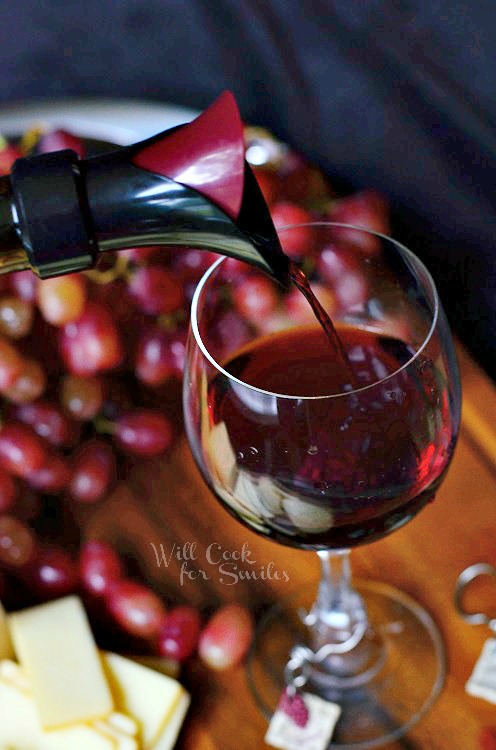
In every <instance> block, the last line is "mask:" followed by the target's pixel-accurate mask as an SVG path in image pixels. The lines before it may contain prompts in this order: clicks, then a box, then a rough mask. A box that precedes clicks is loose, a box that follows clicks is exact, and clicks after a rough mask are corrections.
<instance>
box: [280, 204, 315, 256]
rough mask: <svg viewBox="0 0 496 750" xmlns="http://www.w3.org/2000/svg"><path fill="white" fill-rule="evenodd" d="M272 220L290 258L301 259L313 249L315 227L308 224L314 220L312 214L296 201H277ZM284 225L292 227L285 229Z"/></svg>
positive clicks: (283, 247)
mask: <svg viewBox="0 0 496 750" xmlns="http://www.w3.org/2000/svg"><path fill="white" fill-rule="evenodd" d="M270 213H271V216H272V221H273V222H274V226H275V228H276V229H277V234H278V236H279V240H280V242H281V246H282V249H283V250H284V252H285V253H286V255H289V257H290V258H296V259H300V258H303V257H305V256H306V255H308V254H309V253H311V252H312V250H313V243H314V229H313V227H310V226H293V225H307V224H308V223H309V222H311V221H312V215H311V214H310V213H309V212H308V211H306V210H305V209H304V208H302V207H301V206H298V205H297V204H296V203H289V202H288V201H281V202H279V203H275V204H274V206H272V209H271V212H270ZM284 227H292V228H291V229H285V230H284V231H281V230H282V229H284Z"/></svg>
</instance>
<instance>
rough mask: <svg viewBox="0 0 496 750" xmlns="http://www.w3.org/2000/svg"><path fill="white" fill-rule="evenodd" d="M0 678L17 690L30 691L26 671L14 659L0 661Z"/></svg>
mask: <svg viewBox="0 0 496 750" xmlns="http://www.w3.org/2000/svg"><path fill="white" fill-rule="evenodd" d="M0 679H2V680H5V682H11V683H12V685H13V686H14V687H16V688H17V689H18V690H24V692H25V693H31V686H30V684H29V680H28V678H27V677H26V673H25V672H24V671H23V670H22V669H21V667H20V666H19V664H18V663H17V662H15V661H11V660H10V659H4V660H3V661H1V662H0Z"/></svg>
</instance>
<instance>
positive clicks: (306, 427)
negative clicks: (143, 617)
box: [183, 223, 461, 750]
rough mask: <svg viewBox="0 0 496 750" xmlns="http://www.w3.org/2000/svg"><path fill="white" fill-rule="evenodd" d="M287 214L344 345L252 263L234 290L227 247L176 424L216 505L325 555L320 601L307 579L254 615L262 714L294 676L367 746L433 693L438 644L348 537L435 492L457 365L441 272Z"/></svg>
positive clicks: (201, 312) (392, 249) (385, 523)
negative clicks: (359, 571) (355, 562)
mask: <svg viewBox="0 0 496 750" xmlns="http://www.w3.org/2000/svg"><path fill="white" fill-rule="evenodd" d="M295 229H296V230H299V231H300V233H301V230H304V232H303V235H302V236H304V237H305V238H306V240H305V241H306V247H305V253H306V254H305V259H304V264H303V268H304V270H305V271H306V272H307V275H308V277H309V279H310V282H311V284H312V288H313V290H314V291H315V292H316V294H317V297H318V298H319V300H320V302H321V303H322V304H323V306H324V308H325V309H326V311H327V312H328V313H330V315H331V317H332V318H333V320H334V324H335V326H336V330H337V332H338V335H339V338H340V340H341V344H342V347H343V349H344V351H345V354H346V362H344V363H343V361H342V359H341V360H339V357H338V356H337V353H336V351H332V349H331V348H330V346H329V342H328V341H327V340H326V337H325V335H324V333H323V331H322V330H321V329H320V328H319V326H318V323H317V322H316V321H315V319H314V318H313V317H312V314H311V313H310V312H309V311H310V308H309V306H308V305H307V303H306V302H305V301H304V300H303V297H301V299H300V296H301V295H300V296H298V295H299V292H298V291H297V290H296V289H292V290H291V289H290V290H289V291H284V290H280V289H277V287H276V285H275V284H274V285H273V284H272V282H271V281H269V280H268V279H267V278H266V277H263V276H261V277H260V278H259V285H258V297H257V299H256V301H255V303H254V304H253V297H252V298H251V303H252V307H251V308H250V304H249V302H250V298H249V296H248V297H246V299H244V301H243V294H242V292H241V304H240V291H241V290H243V288H244V287H247V288H248V287H249V286H250V284H251V291H252V292H253V291H255V292H256V291H257V284H256V283H255V285H254V282H253V279H254V278H255V279H256V278H258V277H257V273H258V272H255V271H253V270H252V269H249V271H248V272H247V273H245V274H244V275H241V276H238V277H236V275H235V274H232V273H230V270H229V269H230V264H231V265H232V261H228V260H226V259H221V260H219V261H217V262H216V263H215V264H214V265H213V266H212V267H211V268H210V269H209V270H208V271H207V273H206V274H205V276H204V277H203V279H202V280H201V282H200V284H199V286H198V288H197V290H196V293H195V295H194V299H193V302H192V310H191V327H190V334H189V341H188V347H187V361H186V368H185V378H184V392H183V393H184V413H185V423H186V431H187V435H188V439H189V443H190V446H191V449H192V452H193V455H194V457H195V460H196V462H197V464H198V466H199V468H200V471H201V473H202V474H203V477H204V478H205V480H206V482H207V484H208V486H209V487H210V488H211V490H212V491H213V492H214V494H215V495H216V497H217V499H218V500H219V501H220V502H221V504H222V505H223V506H224V508H225V509H226V510H228V511H229V512H230V513H231V514H232V515H233V516H234V517H235V518H237V519H238V520H239V521H240V522H241V523H243V524H244V525H245V526H247V527H249V528H250V529H252V530H253V531H255V532H258V533H259V534H263V535H265V536H266V537H268V538H271V539H273V540H275V541H276V542H279V543H281V544H286V545H290V546H295V547H299V548H302V549H305V550H314V551H316V552H317V554H318V556H319V558H320V563H321V567H322V577H321V580H320V584H319V587H318V592H317V597H316V599H315V601H314V602H313V603H312V601H311V598H310V595H309V592H308V587H305V591H303V592H300V593H298V594H296V595H295V596H294V597H293V598H292V599H290V600H288V601H287V602H282V603H281V604H280V605H278V606H276V607H273V608H272V609H271V610H270V611H269V612H268V613H267V614H266V616H265V617H264V618H263V620H262V622H261V623H260V624H259V627H258V629H257V635H256V638H255V643H254V646H253V649H252V653H251V656H250V659H249V664H248V669H249V678H250V682H251V685H252V688H253V690H254V693H255V697H256V699H257V701H258V703H259V706H260V707H261V708H262V710H263V711H264V712H265V713H267V715H269V714H270V713H271V712H272V711H273V710H274V708H275V706H276V704H277V701H278V697H279V695H280V692H281V690H282V688H283V687H284V684H292V685H295V686H296V687H298V688H301V687H302V686H304V690H305V691H309V692H313V693H315V694H317V695H320V696H321V697H324V698H326V699H328V700H330V701H334V702H336V703H338V704H339V705H340V707H341V711H342V713H341V716H340V718H339V720H338V723H337V726H336V729H335V733H334V737H333V740H332V742H331V747H332V748H341V749H342V750H344V749H345V748H369V747H377V746H379V745H381V744H383V743H385V742H390V741H393V740H395V739H398V738H399V737H401V736H403V735H404V734H405V733H406V732H407V731H409V729H410V728H411V727H412V726H413V725H414V724H415V723H416V721H418V719H419V718H420V717H421V716H422V715H423V714H424V713H425V712H426V711H427V710H428V708H429V707H430V706H431V705H432V703H433V701H434V699H435V698H436V696H437V695H438V694H439V692H440V690H441V688H442V685H443V682H444V676H445V656H444V648H443V644H442V640H441V637H440V635H439V632H438V630H437V628H436V626H435V624H434V622H433V620H432V618H431V617H430V615H429V614H428V613H427V612H426V611H425V610H424V609H423V608H422V607H421V606H420V605H419V604H418V603H417V602H415V601H413V600H412V599H411V598H410V597H408V596H407V595H405V594H404V593H402V592H400V591H397V590H396V589H393V588H392V587H390V586H387V585H385V584H378V583H370V582H362V583H359V584H357V585H356V586H352V583H351V574H350V561H349V550H350V548H352V547H354V546H356V545H359V544H360V545H361V544H365V543H369V542H372V541H374V540H377V539H380V538H382V537H383V536H385V535H386V534H389V533H391V532H393V531H395V530H396V529H399V528H400V527H401V526H403V525H404V524H405V523H407V522H408V521H410V520H411V519H412V518H413V517H414V516H415V515H416V513H418V511H419V510H421V509H422V508H423V507H424V506H425V505H426V504H427V503H428V502H429V501H430V500H432V499H433V497H434V494H435V492H436V490H437V488H438V487H439V485H440V483H441V481H442V480H443V478H444V476H445V473H446V470H447V468H448V465H449V463H450V461H451V458H452V455H453V450H454V447H455V443H456V439H457V435H458V429H459V423H460V403H461V393H460V382H459V375H458V368H457V363H456V357H455V353H454V347H453V341H452V337H451V334H450V330H449V327H448V324H447V322H446V318H445V315H444V312H443V310H442V307H441V304H440V302H439V298H438V295H437V291H436V288H435V285H434V282H433V280H432V278H431V276H430V275H429V273H428V271H427V270H426V268H425V266H424V265H423V264H422V262H421V261H420V260H419V259H418V258H417V257H416V256H415V255H414V254H413V253H412V252H411V251H409V250H408V249H407V248H405V247H403V246H402V245H401V244H400V243H399V242H396V241H395V240H393V239H390V238H388V237H386V236H383V235H379V234H376V233H373V232H368V231H367V230H363V229H357V228H354V227H350V226H346V225H341V224H331V223H315V224H311V225H300V226H299V227H296V228H295V227H289V228H286V229H285V230H284V231H285V232H288V233H290V232H293V237H294V232H295ZM281 236H282V239H283V244H284V235H281ZM268 285H269V286H268ZM269 289H270V293H269ZM255 296H256V295H255ZM257 305H258V307H257ZM264 305H265V308H264ZM250 310H251V313H250ZM240 311H241V312H243V311H244V312H245V313H247V314H248V318H249V320H246V317H245V318H243V315H242V314H241V312H240ZM262 313H263V314H262Z"/></svg>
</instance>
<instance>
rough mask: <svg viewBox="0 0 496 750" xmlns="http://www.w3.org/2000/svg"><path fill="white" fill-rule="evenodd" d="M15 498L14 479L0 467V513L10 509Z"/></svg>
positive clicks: (15, 487) (15, 486)
mask: <svg viewBox="0 0 496 750" xmlns="http://www.w3.org/2000/svg"><path fill="white" fill-rule="evenodd" d="M16 497H17V485H16V483H15V480H14V477H12V476H11V475H10V474H9V473H8V471H6V470H5V469H4V468H3V467H2V466H0V513H6V512H7V511H8V510H10V509H11V507H12V506H13V504H14V503H15V500H16Z"/></svg>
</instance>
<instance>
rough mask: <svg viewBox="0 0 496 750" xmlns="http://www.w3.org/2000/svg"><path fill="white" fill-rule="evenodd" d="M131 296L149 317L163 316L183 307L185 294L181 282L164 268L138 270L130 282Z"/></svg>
mask: <svg viewBox="0 0 496 750" xmlns="http://www.w3.org/2000/svg"><path fill="white" fill-rule="evenodd" d="M128 289H129V294H130V295H131V297H132V298H133V299H134V301H135V303H136V305H137V306H138V307H139V308H140V310H143V312H145V313H148V315H163V314H166V313H171V312H174V311H175V310H177V309H178V308H180V307H181V305H182V304H183V301H184V292H183V287H182V284H181V283H180V280H179V279H178V278H177V277H176V276H175V275H174V274H173V273H171V271H169V270H167V269H166V268H163V267H162V266H142V267H140V268H137V269H136V270H135V271H134V273H133V275H132V277H131V280H130V281H129V286H128Z"/></svg>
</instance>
